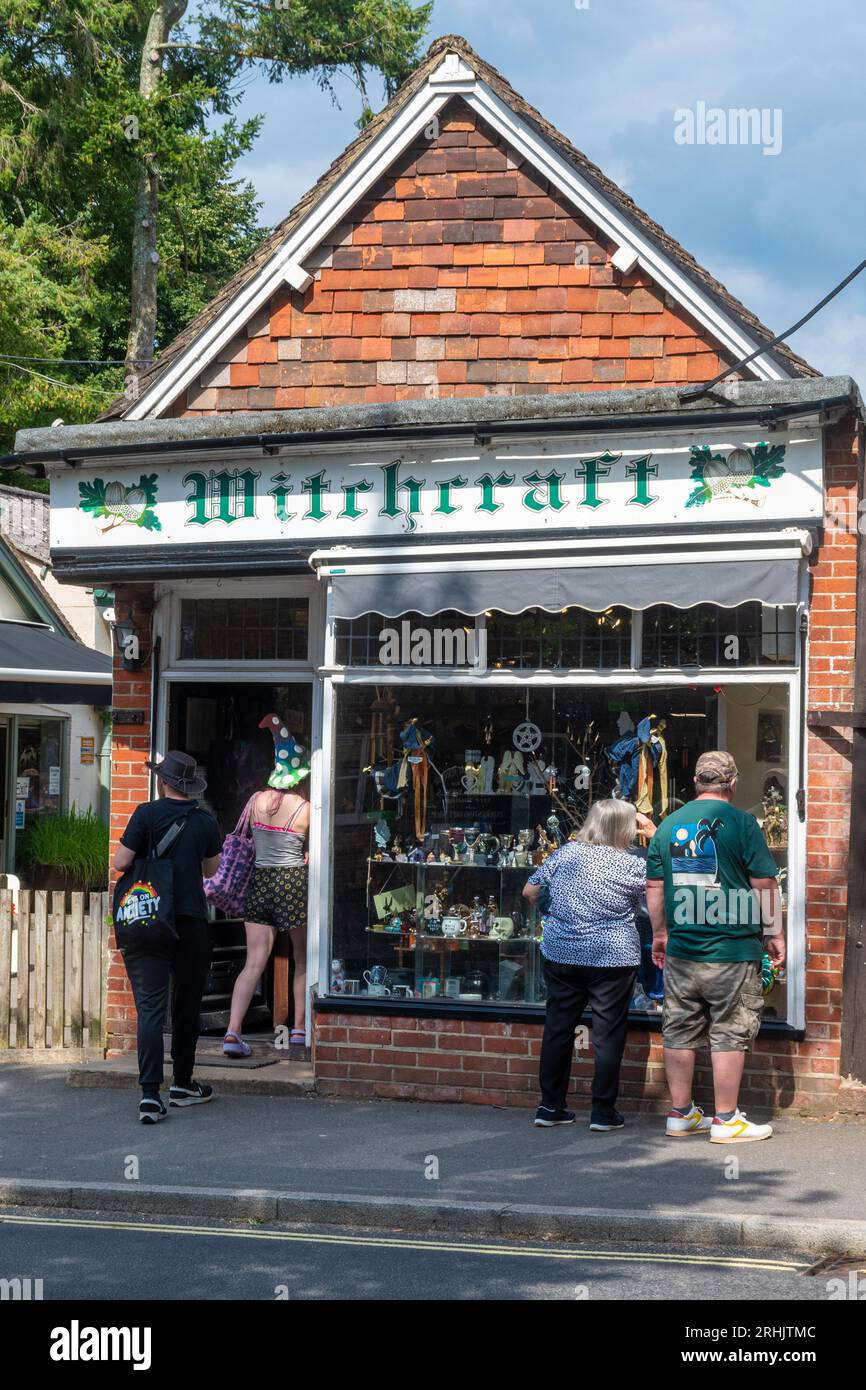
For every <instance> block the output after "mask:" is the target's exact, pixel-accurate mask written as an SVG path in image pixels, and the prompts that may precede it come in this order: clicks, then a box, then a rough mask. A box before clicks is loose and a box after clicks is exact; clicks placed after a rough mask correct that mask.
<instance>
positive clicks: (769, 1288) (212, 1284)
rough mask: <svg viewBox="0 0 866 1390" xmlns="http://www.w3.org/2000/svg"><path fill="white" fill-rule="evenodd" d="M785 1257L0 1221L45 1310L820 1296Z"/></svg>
mask: <svg viewBox="0 0 866 1390" xmlns="http://www.w3.org/2000/svg"><path fill="white" fill-rule="evenodd" d="M813 1264H814V1256H810V1255H798V1254H796V1253H792V1252H785V1251H774V1252H768V1251H754V1252H748V1253H747V1252H744V1251H743V1250H736V1249H727V1250H724V1249H718V1250H709V1249H697V1248H696V1247H679V1248H676V1247H672V1246H669V1245H665V1246H639V1247H634V1246H632V1247H629V1246H628V1245H627V1244H625V1243H621V1244H615V1245H614V1244H610V1245H603V1246H601V1245H596V1246H591V1247H590V1246H587V1245H585V1244H582V1245H564V1244H559V1243H549V1244H548V1243H546V1242H536V1243H531V1242H527V1241H513V1242H511V1241H508V1242H506V1241H494V1240H488V1239H480V1240H477V1241H473V1240H471V1239H463V1238H458V1237H451V1236H447V1237H436V1236H416V1235H410V1234H401V1233H400V1232H399V1231H393V1232H387V1231H364V1230H360V1229H355V1230H352V1229H337V1228H328V1229H327V1230H325V1229H322V1230H311V1229H298V1228H289V1227H277V1226H256V1225H249V1224H246V1225H242V1224H240V1223H230V1222H216V1221H215V1222H209V1223H207V1224H201V1223H193V1222H183V1221H179V1220H173V1219H161V1220H151V1221H146V1220H134V1219H128V1218H115V1217H110V1216H106V1217H99V1216H98V1215H82V1214H81V1213H80V1212H64V1211H52V1212H50V1213H38V1212H34V1211H33V1210H29V1211H24V1210H23V1209H19V1210H8V1211H5V1212H2V1213H0V1279H10V1278H13V1277H19V1278H26V1277H29V1278H31V1279H37V1278H39V1279H42V1281H43V1297H44V1299H45V1300H57V1299H70V1300H74V1301H78V1300H82V1299H84V1300H118V1299H119V1300H127V1299H150V1300H153V1299H158V1300H184V1301H187V1300H221V1299H245V1300H256V1301H259V1300H279V1299H289V1300H292V1301H304V1300H376V1299H387V1300H399V1301H412V1300H431V1299H432V1300H442V1299H446V1300H447V1299H459V1300H483V1301H497V1300H516V1301H563V1300H568V1301H575V1300H581V1301H582V1300H587V1299H588V1300H593V1299H596V1300H618V1301H619V1300H629V1301H631V1300H664V1301H675V1300H679V1299H687V1300H690V1301H701V1300H708V1301H712V1300H718V1299H733V1300H740V1301H748V1300H767V1301H768V1306H770V1305H771V1304H773V1303H775V1304H784V1303H788V1302H800V1301H802V1302H807V1301H812V1300H826V1299H828V1298H829V1293H830V1289H829V1283H828V1279H829V1277H830V1276H828V1275H826V1274H818V1275H817V1276H809V1275H807V1274H806V1271H807V1270H808V1269H809V1268H810V1267H811V1266H813Z"/></svg>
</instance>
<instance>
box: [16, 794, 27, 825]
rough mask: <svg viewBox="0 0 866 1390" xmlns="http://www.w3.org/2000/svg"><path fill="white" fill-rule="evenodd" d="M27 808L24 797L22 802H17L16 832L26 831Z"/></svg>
mask: <svg viewBox="0 0 866 1390" xmlns="http://www.w3.org/2000/svg"><path fill="white" fill-rule="evenodd" d="M26 807H27V802H26V801H25V800H24V798H23V797H22V798H21V800H20V801H16V802H15V829H16V830H23V829H24V813H25V810H26Z"/></svg>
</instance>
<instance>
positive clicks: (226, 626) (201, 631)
mask: <svg viewBox="0 0 866 1390" xmlns="http://www.w3.org/2000/svg"><path fill="white" fill-rule="evenodd" d="M309 629H310V612H309V600H308V599H306V598H295V597H287V596H280V597H276V598H273V597H267V596H264V597H261V598H205V599H182V600H181V605H180V650H179V653H178V655H179V658H180V660H181V661H305V660H306V659H307V654H308V650H309Z"/></svg>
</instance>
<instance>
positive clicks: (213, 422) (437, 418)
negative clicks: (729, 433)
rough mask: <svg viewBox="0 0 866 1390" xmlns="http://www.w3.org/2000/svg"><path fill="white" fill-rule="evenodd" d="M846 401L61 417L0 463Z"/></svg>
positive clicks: (785, 394) (726, 388)
mask: <svg viewBox="0 0 866 1390" xmlns="http://www.w3.org/2000/svg"><path fill="white" fill-rule="evenodd" d="M830 402H832V403H833V404H834V405H837V406H839V405H845V404H849V405H850V407H851V409H852V410H855V411H856V412H857V413H858V414H859V415H860V416H861V418H864V419H866V411H864V404H863V398H862V396H861V394H860V390H859V387H858V386H857V384H856V382H855V381H854V380H853V378H852V377H850V376H836V377H800V378H795V379H792V380H788V381H776V382H753V381H749V382H730V383H727V384H724V385H721V386H717V387H714V388H713V390H712V392H710V393H708V394H707V395H704V396H701V397H698V398H695V399H692V400H687V401H685V402H683V401H681V400H680V398H679V388H677V387H674V386H671V387H654V388H651V389H649V390H640V391H628V390H622V389H620V390H613V391H584V392H568V393H566V392H562V393H557V394H555V395H537V396H488V397H475V398H468V399H467V398H456V397H446V398H440V399H437V400H420V401H398V402H395V403H391V404H387V405H379V404H371V405H357V406H338V407H331V408H324V409H308V410H262V411H255V412H240V411H238V412H232V413H231V414H228V415H201V416H197V417H195V418H193V419H187V420H184V419H168V420H103V421H100V422H96V423H92V424H87V425H59V426H52V427H50V428H42V429H30V430H19V431H18V434H17V435H16V438H15V453H14V454H11V455H9V456H8V457H7V458H5V459H0V467H2V466H4V465H5V466H7V467H14V466H15V465H18V464H20V463H22V462H28V463H36V464H40V463H42V464H44V463H50V462H55V463H65V462H68V461H69V458H70V456H75V455H78V456H80V455H81V454H82V453H84V452H86V453H88V454H90V453H91V452H96V453H97V456H102V455H104V456H108V455H114V456H118V455H122V454H123V453H124V452H125V451H126V450H129V451H130V453H136V452H140V451H141V450H142V446H146V445H155V446H157V447H158V448H159V447H160V446H161V448H162V449H167V448H170V447H171V446H172V445H176V446H179V447H181V448H182V447H183V446H184V445H187V446H191V447H193V448H195V447H196V444H197V443H198V442H199V441H204V440H213V441H217V440H223V441H225V442H226V443H229V441H231V442H232V443H237V444H239V445H241V444H243V443H244V442H250V443H255V442H256V441H264V442H268V443H273V442H275V439H274V437H275V436H278V437H282V438H284V439H285V440H286V442H287V443H301V442H302V440H303V438H304V437H305V436H309V437H310V442H311V444H312V443H314V442H315V440H316V437H317V436H318V437H319V439H321V436H322V435H325V434H327V435H332V436H335V437H336V436H339V435H340V434H343V433H345V434H346V435H347V436H354V437H355V438H357V437H358V436H360V435H366V436H368V437H370V438H375V437H376V436H382V437H386V436H388V435H391V434H393V433H395V432H400V433H410V432H411V430H412V429H413V428H417V429H418V430H419V432H420V431H426V430H429V431H431V432H432V431H436V430H438V431H440V432H445V431H446V430H447V428H448V427H449V426H453V427H455V429H457V430H461V429H473V428H478V429H481V428H483V427H484V426H485V425H488V426H492V427H495V426H497V425H504V426H508V425H514V424H517V423H520V424H524V425H526V426H531V425H532V424H533V423H537V424H538V426H539V429H543V427H544V425H545V423H547V422H551V423H553V422H557V423H558V424H559V427H560V428H562V427H563V426H567V424H568V422H569V421H573V422H574V427H575V429H576V430H588V431H589V430H591V429H592V424H593V421H595V420H597V421H599V423H601V422H602V421H603V420H605V418H606V417H610V416H616V417H618V418H628V419H634V422H635V425H636V426H637V425H639V424H640V423H641V422H649V423H652V421H653V419H654V417H667V419H669V417H675V421H679V420H682V422H683V424H684V425H685V424H688V422H689V420H690V419H693V418H696V417H706V416H707V415H712V414H715V413H718V414H719V415H722V414H730V413H731V411H732V410H733V411H736V410H742V411H748V410H752V411H753V412H754V411H757V412H760V411H762V410H764V409H766V410H767V411H770V410H772V409H773V408H779V407H781V408H785V407H789V409H788V410H787V411H786V413H788V414H791V413H797V412H799V411H802V413H804V414H805V413H808V412H809V411H810V409H815V410H817V409H819V408H821V407H822V406H824V407H826V405H827V404H828V403H830Z"/></svg>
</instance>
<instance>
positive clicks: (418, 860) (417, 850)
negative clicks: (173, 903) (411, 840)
mask: <svg viewBox="0 0 866 1390" xmlns="http://www.w3.org/2000/svg"><path fill="white" fill-rule="evenodd" d="M406 857H407V859H408V861H409V863H410V864H423V863H424V846H423V845H413V846H412V848H411V849H410V851H409V853H408V855H407V856H406Z"/></svg>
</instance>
